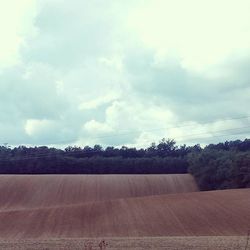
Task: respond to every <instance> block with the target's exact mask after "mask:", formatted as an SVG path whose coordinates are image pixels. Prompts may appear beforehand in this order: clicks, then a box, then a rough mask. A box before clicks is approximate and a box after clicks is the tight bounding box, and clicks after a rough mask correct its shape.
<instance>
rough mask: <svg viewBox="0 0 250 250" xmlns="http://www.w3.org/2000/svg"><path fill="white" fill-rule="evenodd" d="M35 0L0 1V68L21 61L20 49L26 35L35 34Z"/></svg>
mask: <svg viewBox="0 0 250 250" xmlns="http://www.w3.org/2000/svg"><path fill="white" fill-rule="evenodd" d="M36 9H37V6H36V1H35V0H8V1H1V2H0V32H1V40H0V69H1V68H5V67H10V66H12V65H14V64H16V63H18V62H20V54H19V49H20V47H21V46H22V45H24V42H25V40H24V39H25V38H26V36H32V35H35V32H36V30H35V28H34V26H33V20H34V18H35V15H36Z"/></svg>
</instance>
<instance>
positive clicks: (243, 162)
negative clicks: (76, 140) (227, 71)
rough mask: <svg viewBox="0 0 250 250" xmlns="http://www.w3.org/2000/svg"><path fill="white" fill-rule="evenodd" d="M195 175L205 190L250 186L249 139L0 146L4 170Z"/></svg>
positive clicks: (0, 160)
mask: <svg viewBox="0 0 250 250" xmlns="http://www.w3.org/2000/svg"><path fill="white" fill-rule="evenodd" d="M188 172H189V173H191V174H192V175H193V176H194V177H195V179H196V180H197V183H198V185H199V187H200V189H201V190H216V189H228V188H245V187H250V139H245V140H243V141H241V140H235V141H226V142H222V143H218V144H209V145H207V146H205V147H203V148H202V147H201V146H200V145H199V144H197V145H194V146H186V145H185V144H184V145H177V144H176V142H175V141H174V140H173V139H162V140H161V141H160V142H159V143H152V144H151V145H150V146H149V147H148V148H141V149H137V148H129V147H125V146H122V147H121V148H115V147H106V148H103V147H102V146H100V145H95V146H93V147H90V146H85V147H83V148H81V147H76V146H73V147H72V146H69V147H67V148H65V149H57V148H49V147H46V146H41V147H26V146H18V147H14V148H10V147H7V146H1V147H0V174H173V173H188Z"/></svg>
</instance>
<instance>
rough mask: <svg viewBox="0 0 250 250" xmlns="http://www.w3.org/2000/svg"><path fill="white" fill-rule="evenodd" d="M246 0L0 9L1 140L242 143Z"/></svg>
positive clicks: (249, 47) (249, 69) (247, 126)
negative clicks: (173, 140)
mask: <svg viewBox="0 0 250 250" xmlns="http://www.w3.org/2000/svg"><path fill="white" fill-rule="evenodd" d="M249 13H250V0H230V1H228V0H188V1H186V0H174V1H173V0H126V1H124V0H71V1H68V0H41V1H40V0H8V1H5V0H0V32H1V39H0V143H1V144H2V143H5V142H6V143H9V144H10V145H20V144H27V145H56V146H58V147H62V146H64V145H81V146H84V145H86V144H89V145H93V144H96V143H98V144H102V145H114V146H119V145H123V144H124V145H129V146H138V147H145V146H148V145H149V144H150V143H151V142H153V141H156V142H157V141H158V140H159V139H161V138H163V137H165V138H174V139H176V141H177V142H178V143H181V144H183V143H188V144H192V143H201V144H205V143H211V142H217V141H224V140H229V139H236V138H240V139H242V138H245V137H247V136H250V111H249V107H250V105H249V104H250V15H249Z"/></svg>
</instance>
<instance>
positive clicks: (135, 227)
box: [0, 174, 250, 250]
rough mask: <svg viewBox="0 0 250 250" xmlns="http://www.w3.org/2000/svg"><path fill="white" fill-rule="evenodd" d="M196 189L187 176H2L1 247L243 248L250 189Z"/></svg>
mask: <svg viewBox="0 0 250 250" xmlns="http://www.w3.org/2000/svg"><path fill="white" fill-rule="evenodd" d="M197 191H198V188H197V186H196V184H195V181H194V179H193V177H192V176H190V175H188V174H186V175H141V176H138V175H119V176H117V175H106V176H101V175H98V176H95V175H94V176H88V175H85V176H83V175H68V176H67V175H61V176H60V175H50V176H48V175H40V176H39V175H36V176H31V175H30V176H27V175H26V176H25V175H23V176H16V175H13V176H10V175H6V176H3V175H2V176H0V194H1V195H0V249H86V250H87V249H91V248H87V247H85V246H86V244H87V243H88V242H90V243H92V244H93V247H92V250H94V249H100V248H99V247H98V242H99V241H100V240H101V239H102V238H103V237H104V239H105V240H106V241H107V242H108V247H107V248H106V249H172V250H177V249H178V250H182V249H185V250H187V249H197V250H198V249H201V250H202V249H204V250H205V249H206V250H212V249H213V250H217V249H218V250H222V249H223V250H231V249H232V250H233V249H234V250H237V249H242V250H244V244H245V243H246V234H247V231H248V230H249V228H250V189H235V190H224V191H210V192H197ZM219 236H220V237H219Z"/></svg>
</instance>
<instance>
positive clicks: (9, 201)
mask: <svg viewBox="0 0 250 250" xmlns="http://www.w3.org/2000/svg"><path fill="white" fill-rule="evenodd" d="M195 191H198V188H197V185H196V182H195V180H194V178H193V177H192V176H191V175H189V174H171V175H0V192H1V195H0V211H3V210H8V209H21V208H24V209H27V208H36V207H37V208H42V207H48V206H61V205H73V204H79V203H84V202H96V201H105V200H112V199H119V198H128V197H140V196H149V195H159V194H169V193H183V192H195Z"/></svg>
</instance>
